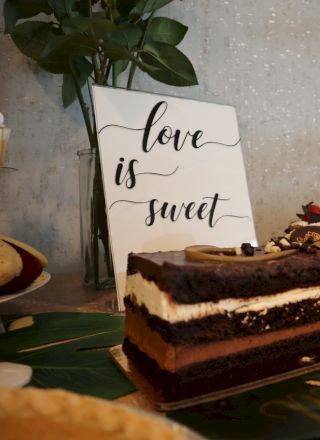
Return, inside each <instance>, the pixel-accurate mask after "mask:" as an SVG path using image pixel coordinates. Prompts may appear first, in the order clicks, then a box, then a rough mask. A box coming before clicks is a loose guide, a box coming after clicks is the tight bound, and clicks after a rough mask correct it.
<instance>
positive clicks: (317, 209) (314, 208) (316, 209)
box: [309, 204, 320, 215]
mask: <svg viewBox="0 0 320 440" xmlns="http://www.w3.org/2000/svg"><path fill="white" fill-rule="evenodd" d="M309 212H310V213H311V214H314V215H320V206H318V205H315V204H312V205H311V206H310V208H309Z"/></svg>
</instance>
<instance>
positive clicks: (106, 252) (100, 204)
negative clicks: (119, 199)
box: [78, 149, 115, 289]
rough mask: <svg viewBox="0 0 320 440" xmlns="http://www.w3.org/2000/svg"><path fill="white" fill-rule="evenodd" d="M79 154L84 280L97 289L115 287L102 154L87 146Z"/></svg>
mask: <svg viewBox="0 0 320 440" xmlns="http://www.w3.org/2000/svg"><path fill="white" fill-rule="evenodd" d="M78 157H79V196H80V237H81V256H82V270H83V283H84V285H85V286H87V287H91V288H94V289H104V288H108V287H114V285H115V281H114V270H113V264H112V255H111V248H110V240H109V231H108V223H107V216H106V210H105V199H104V192H103V184H102V176H101V168H100V160H99V155H98V152H96V151H94V150H91V149H85V150H81V151H78Z"/></svg>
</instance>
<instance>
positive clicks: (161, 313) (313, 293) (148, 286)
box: [126, 273, 320, 324]
mask: <svg viewBox="0 0 320 440" xmlns="http://www.w3.org/2000/svg"><path fill="white" fill-rule="evenodd" d="M126 295H129V296H130V297H131V298H132V299H133V300H134V301H135V303H136V304H138V305H139V306H142V305H144V306H145V307H146V308H147V310H148V311H149V313H150V314H151V315H156V316H158V317H159V318H161V319H163V320H165V321H168V322H170V323H172V324H173V323H176V322H180V321H190V320H192V319H201V318H205V317H207V316H212V315H217V314H227V313H248V312H263V313H264V312H265V313H266V312H267V310H268V309H272V308H273V307H282V306H285V305H286V304H292V303H297V302H300V301H303V300H306V299H313V300H316V299H318V298H320V285H319V286H312V287H306V288H303V289H292V290H287V291H285V292H281V293H276V294H274V295H266V296H255V297H251V298H228V299H223V300H220V301H218V302H213V301H206V302H201V303H196V304H178V303H176V302H174V301H173V300H172V298H171V296H170V294H169V293H167V292H163V291H162V290H160V289H159V288H158V286H157V285H156V284H155V283H154V282H153V281H148V280H146V279H145V278H143V277H142V275H141V274H140V273H136V274H133V275H129V276H128V277H127V283H126Z"/></svg>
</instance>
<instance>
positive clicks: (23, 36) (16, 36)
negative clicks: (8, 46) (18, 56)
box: [11, 21, 54, 61]
mask: <svg viewBox="0 0 320 440" xmlns="http://www.w3.org/2000/svg"><path fill="white" fill-rule="evenodd" d="M11 37H12V39H13V41H14V43H15V44H16V46H17V47H18V48H19V49H20V50H21V52H22V53H23V54H24V55H26V56H27V57H30V58H32V59H34V60H36V61H37V60H38V59H39V57H40V55H41V53H42V52H43V50H44V48H45V47H46V45H47V44H48V42H49V41H50V40H51V39H52V38H54V33H53V30H52V27H51V24H50V23H44V22H42V21H26V22H24V23H22V24H18V25H17V26H16V27H15V30H14V32H13V33H12V34H11Z"/></svg>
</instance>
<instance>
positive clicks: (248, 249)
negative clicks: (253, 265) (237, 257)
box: [241, 243, 254, 257]
mask: <svg viewBox="0 0 320 440" xmlns="http://www.w3.org/2000/svg"><path fill="white" fill-rule="evenodd" d="M241 250H242V252H243V254H244V255H246V256H247V257H253V255H254V247H253V246H251V244H250V243H242V245H241Z"/></svg>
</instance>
